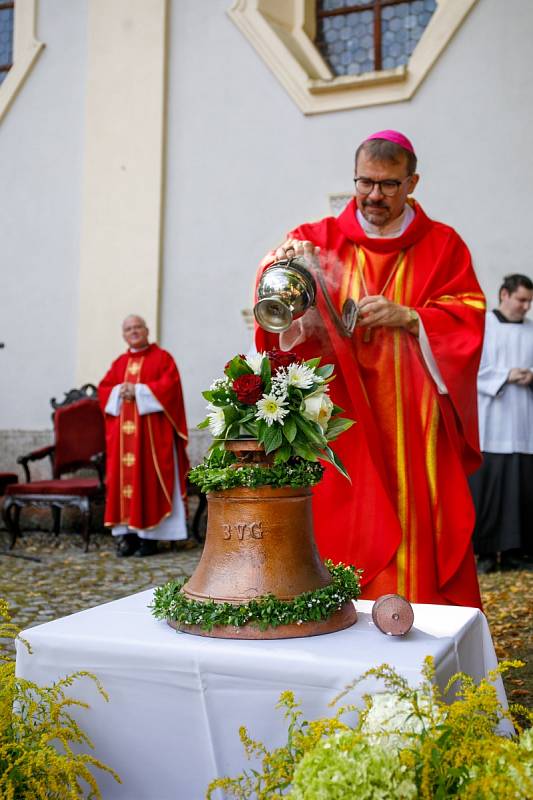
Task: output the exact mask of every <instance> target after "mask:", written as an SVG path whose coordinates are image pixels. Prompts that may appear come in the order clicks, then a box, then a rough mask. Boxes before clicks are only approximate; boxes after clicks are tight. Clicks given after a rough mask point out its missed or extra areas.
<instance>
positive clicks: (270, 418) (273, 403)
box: [257, 394, 289, 426]
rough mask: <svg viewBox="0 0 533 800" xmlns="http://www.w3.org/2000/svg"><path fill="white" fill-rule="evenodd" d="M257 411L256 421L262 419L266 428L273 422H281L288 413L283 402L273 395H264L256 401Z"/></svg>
mask: <svg viewBox="0 0 533 800" xmlns="http://www.w3.org/2000/svg"><path fill="white" fill-rule="evenodd" d="M257 409H258V410H257V419H264V420H265V422H266V424H267V425H268V426H270V425H272V423H273V422H283V418H284V417H286V416H287V414H288V413H289V409H288V408H286V406H285V400H284V399H283V398H280V397H276V396H275V395H273V394H264V395H263V397H262V398H261V400H258V401H257Z"/></svg>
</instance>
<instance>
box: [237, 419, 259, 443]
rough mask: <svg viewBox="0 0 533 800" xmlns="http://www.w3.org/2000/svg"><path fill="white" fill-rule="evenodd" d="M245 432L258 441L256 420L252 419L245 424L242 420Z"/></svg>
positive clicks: (242, 428)
mask: <svg viewBox="0 0 533 800" xmlns="http://www.w3.org/2000/svg"><path fill="white" fill-rule="evenodd" d="M242 431H245V433H247V434H248V435H249V436H252V437H253V438H254V439H258V438H259V437H258V434H257V422H256V420H255V419H252V420H250V421H248V422H244V423H243V421H242V420H241V432H242Z"/></svg>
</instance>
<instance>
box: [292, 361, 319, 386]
mask: <svg viewBox="0 0 533 800" xmlns="http://www.w3.org/2000/svg"><path fill="white" fill-rule="evenodd" d="M318 380H319V377H318V375H316V373H315V371H314V369H311V367H308V366H307V365H306V364H289V366H288V367H287V385H288V386H296V388H297V389H310V388H311V386H312V385H313V383H316V382H317V381H318Z"/></svg>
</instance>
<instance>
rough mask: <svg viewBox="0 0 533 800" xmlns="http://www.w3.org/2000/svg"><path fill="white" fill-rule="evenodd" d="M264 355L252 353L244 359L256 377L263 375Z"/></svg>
mask: <svg viewBox="0 0 533 800" xmlns="http://www.w3.org/2000/svg"><path fill="white" fill-rule="evenodd" d="M264 357H265V354H264V353H252V354H251V355H248V356H246V358H245V359H244V360H245V361H246V363H247V364H248V366H249V367H250V369H252V370H253V372H254V375H261V362H262V360H263V359H264Z"/></svg>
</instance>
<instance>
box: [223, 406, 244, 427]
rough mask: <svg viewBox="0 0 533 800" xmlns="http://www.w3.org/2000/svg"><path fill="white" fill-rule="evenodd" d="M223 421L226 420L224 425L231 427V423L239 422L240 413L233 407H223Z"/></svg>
mask: <svg viewBox="0 0 533 800" xmlns="http://www.w3.org/2000/svg"><path fill="white" fill-rule="evenodd" d="M223 411H224V419H225V420H226V425H231V423H232V422H236V421H237V420H240V417H241V415H240V412H239V410H238V409H237V408H235V406H224V407H223Z"/></svg>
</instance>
